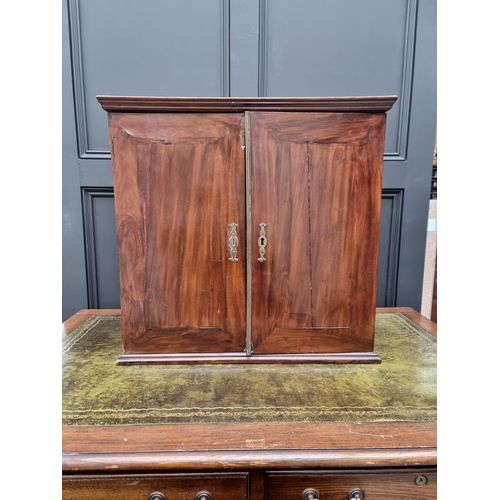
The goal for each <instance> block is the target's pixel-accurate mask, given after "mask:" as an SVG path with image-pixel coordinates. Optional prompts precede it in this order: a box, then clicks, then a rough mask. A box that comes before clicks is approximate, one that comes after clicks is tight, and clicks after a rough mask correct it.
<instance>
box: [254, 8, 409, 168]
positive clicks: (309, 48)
mask: <svg viewBox="0 0 500 500" xmlns="http://www.w3.org/2000/svg"><path fill="white" fill-rule="evenodd" d="M260 3H261V33H260V47H259V57H260V66H259V93H260V95H263V96H347V95H388V94H395V95H397V96H398V97H399V99H398V101H397V102H396V104H395V105H394V107H393V109H391V110H390V111H389V113H388V123H387V136H386V159H388V160H390V159H395V160H401V159H404V157H405V156H406V142H407V136H408V119H409V105H410V97H411V95H410V94H411V82H412V65H413V63H412V60H413V52H414V41H415V35H414V34H415V24H416V13H417V1H416V0H409V1H407V2H405V1H402V0H377V1H376V2H374V1H372V0H336V1H335V2H332V1H326V0H309V1H308V2H303V1H302V0H261V2H260Z"/></svg>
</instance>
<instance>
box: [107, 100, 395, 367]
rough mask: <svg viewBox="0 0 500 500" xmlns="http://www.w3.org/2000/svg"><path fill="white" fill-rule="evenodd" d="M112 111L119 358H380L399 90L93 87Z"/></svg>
mask: <svg viewBox="0 0 500 500" xmlns="http://www.w3.org/2000/svg"><path fill="white" fill-rule="evenodd" d="M97 99H98V100H99V102H100V104H101V105H102V107H103V108H104V109H105V110H106V111H107V112H108V118H109V140H110V147H111V158H112V164H113V178H114V188H115V206H116V221H117V235H118V249H119V260H120V297H121V311H122V337H123V352H122V354H121V355H120V356H119V362H120V363H128V364H131V363H172V362H174V363H179V362H181V363H197V362H201V363H208V362H213V363H215V362H216V363H272V362H280V363H284V362H292V363H295V362H297V361H303V362H341V363H345V362H366V363H377V362H380V357H379V355H378V353H376V352H375V351H374V321H375V303H376V289H377V263H378V245H379V225H380V209H381V188H382V167H383V151H384V139H385V125H386V112H387V111H388V110H389V109H390V108H391V107H392V105H393V103H394V102H395V100H396V97H395V96H381V97H342V98H333V97H332V98H300V99H299V98H167V97H119V96H98V97H97Z"/></svg>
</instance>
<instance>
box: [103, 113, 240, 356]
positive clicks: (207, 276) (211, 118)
mask: <svg viewBox="0 0 500 500" xmlns="http://www.w3.org/2000/svg"><path fill="white" fill-rule="evenodd" d="M152 123H153V124H154V125H152ZM242 123H243V116H242V115H238V114H224V115H222V114H219V115H217V114H209V115H197V114H174V115H165V114H158V115H155V116H154V117H153V118H152V117H151V114H147V115H144V114H142V115H141V114H134V115H127V114H116V115H111V116H110V140H111V142H112V148H113V149H112V156H113V161H114V162H116V163H115V165H117V167H116V168H115V170H114V174H115V192H116V198H115V199H116V200H117V203H116V215H117V226H118V230H119V232H120V234H121V239H120V241H119V254H120V263H121V267H120V273H121V294H122V298H123V300H122V328H123V338H124V348H125V354H132V353H151V352H158V353H173V352H175V353H178V352H197V353H199V352H222V351H226V352H228V351H243V349H244V346H245V335H246V321H245V317H246V299H245V287H244V285H243V284H244V282H245V279H246V276H245V246H244V244H241V245H239V246H238V249H237V251H238V254H237V258H238V261H237V262H230V261H229V258H230V249H229V246H228V237H229V230H230V228H229V226H228V224H230V223H236V224H238V227H239V228H241V231H243V233H241V234H244V227H245V165H244V150H243V148H242V146H241V134H242ZM135 200H141V201H140V203H135V202H134V201H135ZM143 221H145V229H144V231H143V230H142V227H143V224H144V222H143ZM131 262H133V263H134V265H133V266H130V263H131Z"/></svg>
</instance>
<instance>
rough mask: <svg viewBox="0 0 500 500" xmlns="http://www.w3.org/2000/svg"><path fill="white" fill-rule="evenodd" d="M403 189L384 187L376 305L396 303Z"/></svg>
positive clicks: (393, 304) (385, 305) (387, 305)
mask: <svg viewBox="0 0 500 500" xmlns="http://www.w3.org/2000/svg"><path fill="white" fill-rule="evenodd" d="M402 210H403V190H402V189H384V190H383V192H382V213H381V216H380V219H381V220H380V249H379V260H378V278H377V307H393V306H395V305H396V290H397V280H398V261H399V242H400V236H401V212H402Z"/></svg>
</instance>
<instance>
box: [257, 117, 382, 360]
mask: <svg viewBox="0 0 500 500" xmlns="http://www.w3.org/2000/svg"><path fill="white" fill-rule="evenodd" d="M250 120H251V144H252V220H253V228H252V231H253V237H252V240H253V241H255V242H258V240H259V227H258V224H259V223H260V222H264V223H266V224H267V226H266V227H265V231H266V237H267V247H266V254H265V257H266V261H265V262H259V261H258V256H259V253H258V244H254V245H253V248H252V341H253V345H254V352H255V353H257V354H276V353H313V352H315V353H329V352H335V353H338V352H363V351H373V347H374V328H375V326H374V325H375V302H376V286H377V262H378V241H379V225H380V203H381V189H382V166H383V165H382V158H383V147H384V133H385V114H343V113H336V114H333V113H293V112H289V113H277V112H275V113H264V112H260V113H251V114H250Z"/></svg>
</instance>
